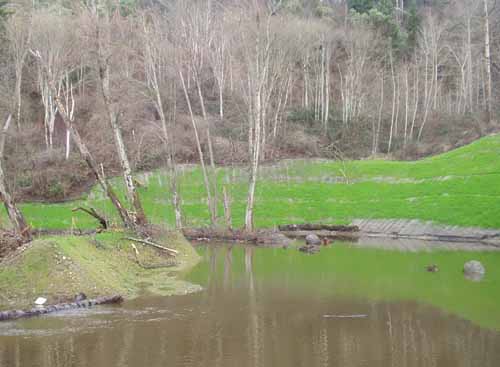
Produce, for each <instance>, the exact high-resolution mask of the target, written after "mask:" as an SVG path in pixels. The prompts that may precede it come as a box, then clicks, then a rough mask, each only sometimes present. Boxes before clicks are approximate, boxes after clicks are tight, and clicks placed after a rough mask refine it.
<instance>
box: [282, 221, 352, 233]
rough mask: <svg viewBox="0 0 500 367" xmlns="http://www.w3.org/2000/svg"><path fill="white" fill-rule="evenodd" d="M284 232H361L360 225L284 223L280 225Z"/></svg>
mask: <svg viewBox="0 0 500 367" xmlns="http://www.w3.org/2000/svg"><path fill="white" fill-rule="evenodd" d="M278 228H279V230H280V231H282V232H285V231H286V232H292V231H336V232H359V227H358V226H351V225H348V226H346V225H334V224H313V223H304V224H284V225H281V226H278Z"/></svg>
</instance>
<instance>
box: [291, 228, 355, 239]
mask: <svg viewBox="0 0 500 367" xmlns="http://www.w3.org/2000/svg"><path fill="white" fill-rule="evenodd" d="M281 233H282V234H284V235H285V236H287V237H289V238H294V239H304V238H306V237H307V235H309V234H311V233H314V234H315V235H317V236H318V237H319V238H328V239H331V240H340V241H342V240H343V241H356V240H358V238H359V237H360V235H359V233H356V232H344V231H327V230H320V231H281Z"/></svg>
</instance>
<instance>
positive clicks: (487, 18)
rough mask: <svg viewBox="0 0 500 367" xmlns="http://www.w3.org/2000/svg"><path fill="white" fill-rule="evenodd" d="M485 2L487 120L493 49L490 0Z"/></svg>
mask: <svg viewBox="0 0 500 367" xmlns="http://www.w3.org/2000/svg"><path fill="white" fill-rule="evenodd" d="M483 3H484V67H485V71H486V120H487V121H488V123H489V122H490V121H491V104H492V96H491V95H492V81H491V51H490V14H489V12H488V0H483Z"/></svg>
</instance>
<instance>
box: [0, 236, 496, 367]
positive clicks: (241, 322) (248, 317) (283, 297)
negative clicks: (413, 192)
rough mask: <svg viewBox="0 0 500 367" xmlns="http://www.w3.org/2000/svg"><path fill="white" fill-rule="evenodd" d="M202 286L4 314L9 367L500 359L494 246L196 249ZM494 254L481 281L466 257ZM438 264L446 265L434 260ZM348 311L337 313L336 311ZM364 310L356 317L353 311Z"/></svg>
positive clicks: (2, 352) (1, 357) (486, 258)
mask: <svg viewBox="0 0 500 367" xmlns="http://www.w3.org/2000/svg"><path fill="white" fill-rule="evenodd" d="M199 251H200V253H201V254H202V257H203V261H202V262H201V263H200V264H199V266H197V267H196V268H195V269H194V270H193V271H192V272H191V273H190V274H189V275H188V278H189V280H191V281H193V282H197V283H199V284H202V285H203V286H204V287H205V290H204V291H202V292H200V293H196V294H190V295H185V296H179V297H169V298H168V297H167V298H164V297H143V298H140V299H137V300H134V301H129V302H126V303H125V304H124V305H123V306H119V307H100V308H95V309H93V310H90V311H84V312H70V313H65V314H57V315H52V316H47V317H41V318H36V319H31V320H22V321H16V322H8V323H1V324H0V366H1V367H4V366H5V367H11V366H12V367H21V366H22V367H24V366H37V367H67V366H92V367H109V366H118V367H125V366H129V367H143V366H145V367H156V366H207V367H209V366H228V367H234V366H236V367H243V366H273V367H280V366H283V367H285V366H381V367H382V366H384V367H387V366H398V367H399V366H444V367H459V366H482V367H488V366H498V361H500V332H499V331H498V330H500V320H499V318H500V316H499V315H498V314H499V313H500V300H499V299H498V298H499V297H498V294H499V293H500V292H499V290H500V289H499V286H498V279H499V272H498V271H496V270H495V265H497V267H496V268H498V265H499V264H500V257H499V254H498V253H471V252H458V251H455V252H439V251H437V252H436V251H434V252H418V253H408V252H398V251H387V250H376V249H359V248H352V247H349V246H348V245H335V246H332V247H330V248H324V249H322V251H321V252H320V253H319V254H317V255H313V256H309V255H304V254H302V253H299V252H298V251H297V250H295V249H289V250H285V249H261V248H253V247H243V246H213V245H211V246H210V247H199ZM471 258H476V259H479V260H481V261H482V262H483V263H485V264H486V266H487V269H488V273H487V276H486V277H485V278H484V279H483V281H482V282H479V283H476V282H471V281H468V280H466V279H464V278H463V275H462V274H461V266H462V265H463V261H464V260H467V259H471ZM431 262H432V263H437V264H438V265H439V267H440V272H438V273H432V274H431V273H427V272H426V271H425V269H424V267H425V265H426V264H429V263H431ZM339 316H340V317H339ZM349 316H356V317H349Z"/></svg>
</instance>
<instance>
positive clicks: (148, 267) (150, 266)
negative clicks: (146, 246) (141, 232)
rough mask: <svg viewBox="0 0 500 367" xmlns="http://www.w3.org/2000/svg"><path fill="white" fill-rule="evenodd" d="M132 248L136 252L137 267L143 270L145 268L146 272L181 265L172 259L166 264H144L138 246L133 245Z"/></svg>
mask: <svg viewBox="0 0 500 367" xmlns="http://www.w3.org/2000/svg"><path fill="white" fill-rule="evenodd" d="M131 246H132V249H133V250H134V254H135V262H136V263H137V265H139V266H140V267H141V268H143V269H145V270H152V269H162V268H171V267H174V266H177V265H179V263H178V262H177V261H175V260H174V259H170V261H167V262H164V263H162V264H143V263H142V261H141V260H140V259H139V250H138V249H137V246H136V245H134V244H133V243H131ZM172 260H173V261H172Z"/></svg>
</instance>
